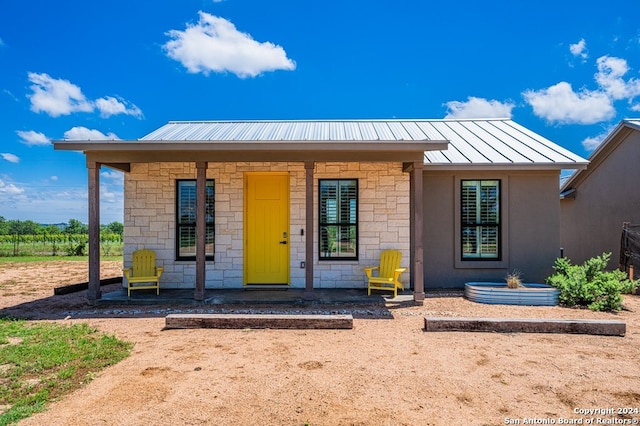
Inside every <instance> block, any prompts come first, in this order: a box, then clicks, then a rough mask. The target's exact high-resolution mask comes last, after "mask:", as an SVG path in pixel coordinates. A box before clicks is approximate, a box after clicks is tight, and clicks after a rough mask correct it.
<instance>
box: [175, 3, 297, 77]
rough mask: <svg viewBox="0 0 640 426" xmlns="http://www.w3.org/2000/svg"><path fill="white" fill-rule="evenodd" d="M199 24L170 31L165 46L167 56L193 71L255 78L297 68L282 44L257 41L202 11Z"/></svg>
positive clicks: (222, 19) (233, 26)
mask: <svg viewBox="0 0 640 426" xmlns="http://www.w3.org/2000/svg"><path fill="white" fill-rule="evenodd" d="M199 15H200V19H199V21H198V23H197V24H195V25H189V24H187V28H186V29H185V30H184V31H179V30H170V31H169V32H167V35H168V36H169V37H170V38H171V39H172V40H170V41H168V42H167V43H166V44H165V45H164V49H165V50H166V52H167V55H168V56H169V57H170V58H171V59H174V60H176V61H178V62H180V63H181V64H182V65H183V66H184V67H185V68H187V70H188V71H189V72H191V73H200V72H201V73H203V74H204V75H208V74H209V73H210V72H212V71H213V72H227V71H228V72H231V73H233V74H235V75H237V76H238V77H240V78H246V77H255V76H257V75H260V74H262V73H263V72H266V71H275V70H294V69H295V68H296V64H295V62H294V61H292V60H291V59H289V58H287V54H286V52H285V51H284V49H283V48H282V47H281V46H278V45H275V44H273V43H271V42H268V41H267V42H262V43H260V42H258V41H255V40H254V39H253V38H252V37H251V35H250V34H247V33H243V32H240V31H238V30H237V29H236V27H235V25H234V24H233V23H231V22H230V21H228V20H226V19H224V18H220V17H217V16H213V15H210V14H208V13H205V12H199Z"/></svg>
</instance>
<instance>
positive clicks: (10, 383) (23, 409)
mask: <svg viewBox="0 0 640 426" xmlns="http://www.w3.org/2000/svg"><path fill="white" fill-rule="evenodd" d="M131 348H132V344H131V343H128V342H123V341H120V340H118V339H116V338H115V337H114V336H110V335H105V334H101V333H99V332H98V331H97V330H96V329H93V328H91V327H89V326H88V325H87V324H74V325H70V326H66V325H59V324H53V323H27V322H25V321H18V320H13V319H0V365H2V366H3V368H2V369H0V405H2V406H6V407H10V408H7V409H6V410H5V411H4V412H3V413H1V414H0V425H7V424H11V423H15V422H17V421H19V420H21V419H24V418H27V417H29V416H31V415H32V414H34V413H37V412H39V411H43V410H44V409H45V408H46V405H47V403H49V402H52V401H55V400H57V399H59V398H61V397H63V396H64V395H66V394H68V393H70V392H72V391H74V390H75V389H77V388H79V387H82V386H83V385H84V384H86V383H88V382H89V381H91V379H93V378H94V377H95V374H96V373H97V372H99V371H100V370H102V369H104V368H105V367H108V366H110V365H113V364H116V363H117V362H119V361H121V360H122V359H124V358H126V357H127V356H128V355H129V353H130V351H131Z"/></svg>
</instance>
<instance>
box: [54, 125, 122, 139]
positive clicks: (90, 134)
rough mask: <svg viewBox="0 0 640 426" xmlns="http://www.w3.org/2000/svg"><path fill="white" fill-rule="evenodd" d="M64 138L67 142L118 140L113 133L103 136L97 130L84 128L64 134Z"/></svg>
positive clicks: (79, 127) (73, 129) (74, 129)
mask: <svg viewBox="0 0 640 426" xmlns="http://www.w3.org/2000/svg"><path fill="white" fill-rule="evenodd" d="M64 138H65V139H68V140H83V141H101V140H118V139H120V138H119V137H118V136H117V135H116V134H115V133H109V134H107V135H105V134H104V133H102V132H101V131H99V130H95V129H87V128H86V127H82V126H77V127H72V128H71V129H69V130H67V131H66V132H64Z"/></svg>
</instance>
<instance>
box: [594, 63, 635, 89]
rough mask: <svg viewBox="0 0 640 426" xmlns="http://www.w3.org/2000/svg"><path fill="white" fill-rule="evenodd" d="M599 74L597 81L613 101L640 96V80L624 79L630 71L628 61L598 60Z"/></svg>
mask: <svg viewBox="0 0 640 426" xmlns="http://www.w3.org/2000/svg"><path fill="white" fill-rule="evenodd" d="M597 65H598V72H597V73H596V75H595V80H596V82H597V83H598V85H600V87H601V88H602V89H604V91H605V92H606V93H607V95H609V97H611V99H614V100H619V99H628V98H629V99H633V98H634V97H636V96H638V95H640V80H638V79H635V78H632V79H629V80H628V81H624V79H623V78H622V77H623V76H624V75H625V74H626V73H627V72H628V71H629V66H628V65H627V61H626V60H624V59H622V58H615V57H611V56H601V57H599V58H598V60H597Z"/></svg>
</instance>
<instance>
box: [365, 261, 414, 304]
mask: <svg viewBox="0 0 640 426" xmlns="http://www.w3.org/2000/svg"><path fill="white" fill-rule="evenodd" d="M401 261H402V253H400V252H399V251H398V250H384V251H383V252H382V253H381V254H380V266H372V267H370V268H364V271H365V272H366V274H367V282H368V287H369V290H368V292H367V294H368V295H369V296H371V290H389V291H393V297H396V296H397V295H398V289H400V290H404V286H403V285H402V282H401V281H400V276H401V275H402V273H403V272H404V271H406V270H407V269H406V268H401V267H400V262H401ZM374 270H377V271H378V275H377V276H374V275H373V271H374Z"/></svg>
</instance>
